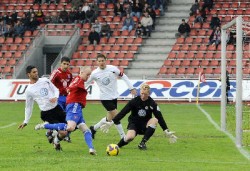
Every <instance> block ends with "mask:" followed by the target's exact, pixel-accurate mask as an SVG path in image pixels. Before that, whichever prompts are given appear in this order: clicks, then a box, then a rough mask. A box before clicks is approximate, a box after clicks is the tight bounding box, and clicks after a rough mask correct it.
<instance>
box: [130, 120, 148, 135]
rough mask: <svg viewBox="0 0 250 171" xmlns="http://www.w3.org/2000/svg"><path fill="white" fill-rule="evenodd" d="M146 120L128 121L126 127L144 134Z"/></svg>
mask: <svg viewBox="0 0 250 171" xmlns="http://www.w3.org/2000/svg"><path fill="white" fill-rule="evenodd" d="M146 126H147V122H129V123H128V126H127V129H128V130H135V132H136V134H139V135H144V134H145V131H146V129H147V127H146Z"/></svg>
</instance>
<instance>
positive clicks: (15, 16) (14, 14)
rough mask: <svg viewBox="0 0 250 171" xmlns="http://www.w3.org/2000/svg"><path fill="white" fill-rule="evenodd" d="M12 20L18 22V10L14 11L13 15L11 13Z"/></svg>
mask: <svg viewBox="0 0 250 171" xmlns="http://www.w3.org/2000/svg"><path fill="white" fill-rule="evenodd" d="M10 20H11V21H10V22H11V23H16V22H17V12H16V11H14V12H13V13H12V14H11V15H10Z"/></svg>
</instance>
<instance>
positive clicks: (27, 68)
mask: <svg viewBox="0 0 250 171" xmlns="http://www.w3.org/2000/svg"><path fill="white" fill-rule="evenodd" d="M34 68H36V67H35V66H34V65H29V66H27V67H26V74H28V73H30V72H31V70H32V69H34Z"/></svg>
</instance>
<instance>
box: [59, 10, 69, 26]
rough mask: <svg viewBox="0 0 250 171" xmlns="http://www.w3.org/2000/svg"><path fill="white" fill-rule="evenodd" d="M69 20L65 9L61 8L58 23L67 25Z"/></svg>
mask: <svg viewBox="0 0 250 171" xmlns="http://www.w3.org/2000/svg"><path fill="white" fill-rule="evenodd" d="M68 19H69V14H68V12H67V11H66V10H65V8H62V10H61V11H60V13H59V22H60V23H67V22H68Z"/></svg>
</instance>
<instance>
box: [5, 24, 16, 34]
mask: <svg viewBox="0 0 250 171" xmlns="http://www.w3.org/2000/svg"><path fill="white" fill-rule="evenodd" d="M13 33H14V28H13V25H12V24H7V26H6V27H5V30H3V35H4V37H11V36H12V35H13Z"/></svg>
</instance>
